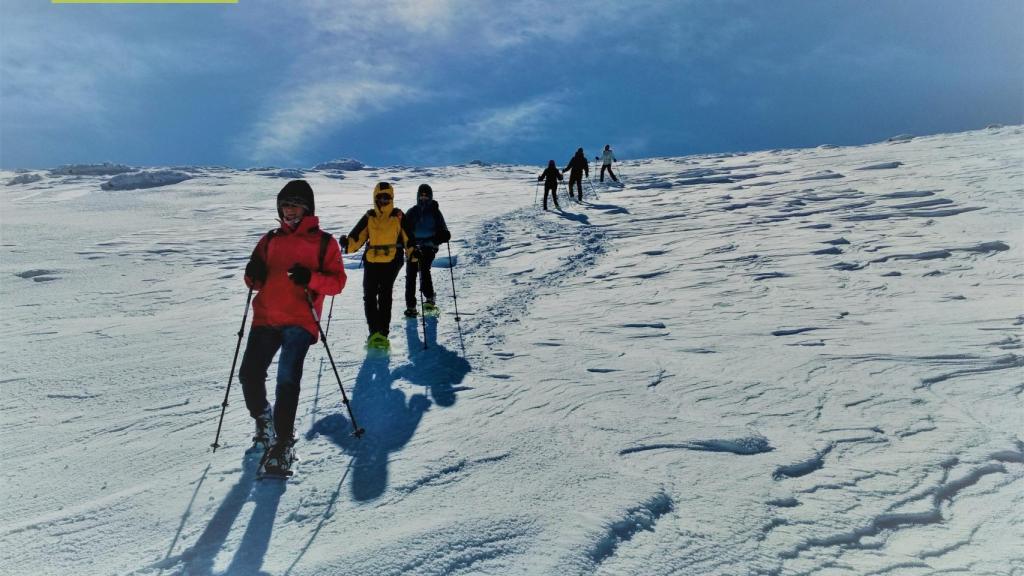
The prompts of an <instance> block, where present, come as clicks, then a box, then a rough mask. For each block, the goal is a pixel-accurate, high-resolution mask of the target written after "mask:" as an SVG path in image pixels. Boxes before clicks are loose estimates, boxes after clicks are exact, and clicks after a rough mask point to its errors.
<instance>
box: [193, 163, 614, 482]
mask: <svg viewBox="0 0 1024 576" xmlns="http://www.w3.org/2000/svg"><path fill="white" fill-rule="evenodd" d="M601 161H602V166H601V181H602V182H603V181H604V173H605V171H606V170H607V171H608V173H609V174H610V175H611V178H612V179H613V180H615V181H616V182H617V181H618V178H616V176H615V173H614V172H612V170H611V164H612V162H613V161H615V156H614V154H612V151H611V147H610V146H605V149H604V156H603V158H602V160H601ZM565 172H569V196H570V198H571V197H572V191H573V189H574V188H575V190H576V193H577V199H578V201H582V200H583V178H584V176H586V177H587V179H588V181H589V177H590V168H589V163H588V162H587V157H586V155H585V154H584V152H583V148H579V149H577V150H576V153H575V154H574V155H573V157H572V159H571V160H569V163H568V164H567V165H566V167H565V168H563V169H562V170H561V171H559V170H558V166H557V165H556V164H555V161H554V160H551V161H550V162H548V166H547V169H545V170H544V172H543V173H542V174H541V175H540V177H539V178H538V181H540V180H544V181H545V184H544V209H545V210H547V202H548V194H549V193H550V194H551V198H552V201H553V202H554V204H555V208H558V207H559V206H558V196H557V189H558V183H559V182H560V181H561V180H562V174H564V173H565ZM371 200H372V208H370V209H369V210H367V211H366V213H364V214H363V215H362V217H361V218H360V219H359V221H358V222H356V224H355V226H354V227H352V229H351V230H350V231H349V233H348V234H345V235H342V236H341V237H339V238H338V239H337V240H335V238H334V237H333V236H332V235H331V234H329V233H327V232H325V231H323V230H322V229H321V228H320V220H319V218H318V217H317V216H316V203H315V200H314V197H313V188H312V187H311V186H310V185H309V183H308V182H306V181H305V180H291V181H289V182H288V183H287V184H285V185H284V187H283V188H281V191H280V192H279V193H278V195H277V216H278V219H279V221H280V225H279V226H278V227H277V228H275V229H273V230H271V231H269V232H267V233H266V234H264V235H263V236H262V237H261V238H260V240H259V241H258V242H257V243H256V247H255V248H254V249H253V251H252V254H251V255H250V256H249V262H248V263H247V264H246V267H245V276H244V281H245V284H246V286H248V287H249V297H250V299H251V301H252V311H253V318H252V327H251V330H250V331H249V339H248V340H247V342H246V346H245V353H244V354H243V356H242V364H241V367H240V368H239V370H238V380H239V382H241V385H242V393H243V395H244V397H245V405H246V408H247V409H248V411H249V415H250V416H251V417H252V418H253V420H254V421H255V426H256V432H255V435H254V437H253V446H254V447H258V448H262V449H263V457H262V460H261V462H260V475H261V477H262V476H271V477H274V476H276V477H282V478H283V477H288V476H290V475H291V464H292V462H293V461H294V460H295V454H294V445H295V415H296V411H297V409H298V403H299V390H300V388H301V381H302V366H303V362H304V361H305V358H306V353H307V352H308V351H309V347H310V346H312V345H313V344H314V343H316V342H317V341H318V340H324V342H323V344H324V347H325V349H326V350H327V355H328V358H329V359H330V360H331V364H332V368H333V369H334V372H335V376H336V377H337V378H338V385H339V387H341V392H342V397H343V400H344V403H345V406H346V407H347V408H348V409H349V416H350V418H352V427H353V429H354V431H355V434H356V435H357V436H359V435H361V434H362V429H360V428H359V427H358V426H357V425H356V422H355V418H354V416H353V415H352V411H351V406H349V401H348V397H347V396H346V395H345V389H344V387H343V386H341V378H340V376H338V375H337V367H336V366H334V359H333V357H332V356H331V354H330V348H329V347H328V346H327V342H326V333H325V332H324V330H323V328H322V326H321V325H320V317H321V314H322V313H323V304H324V298H325V297H326V296H335V295H337V294H340V293H341V291H342V290H343V289H344V288H345V283H346V281H347V276H346V274H345V267H344V266H343V265H342V254H343V253H355V252H357V251H359V250H360V249H362V248H363V247H364V246H365V247H366V249H365V250H363V253H362V258H361V260H362V268H363V313H364V314H365V316H366V325H367V331H368V336H367V339H366V345H367V348H369V349H379V350H387V349H388V348H389V347H390V344H391V343H390V340H389V339H388V335H389V334H390V331H391V330H390V326H391V308H392V300H393V297H392V292H393V290H394V285H395V280H396V279H397V278H398V274H399V272H400V271H401V270H402V267H403V266H404V267H405V312H404V315H405V317H406V318H408V319H415V318H416V317H417V316H419V315H420V314H421V313H422V314H423V316H433V315H436V314H437V306H436V302H435V298H436V294H435V292H434V284H433V279H432V278H431V273H430V268H431V265H432V264H433V262H434V257H435V256H436V255H437V250H438V247H439V246H440V245H441V244H444V243H446V242H448V241H449V240H450V239H451V233H450V232H449V231H448V225H447V223H446V222H445V219H444V215H443V214H442V213H441V208H440V206H439V204H438V203H437V201H436V200H434V190H433V188H431V186H430V185H429V184H421V185H420V186H419V188H418V189H417V191H416V204H415V205H413V206H412V207H410V208H409V210H408V211H407V212H403V211H402V210H401V209H399V208H396V207H395V189H394V187H393V186H392V185H391V184H390V183H388V182H378V183H377V184H376V185H375V186H374V187H373V195H372V198H371ZM417 281H418V282H419V293H420V294H421V297H422V312H418V311H417V306H416V293H417V290H416V287H417ZM452 288H453V290H454V277H453V279H452ZM253 292H255V293H256V296H255V298H252V294H253ZM453 296H454V294H453ZM248 303H249V301H248V300H247V301H246V314H248ZM455 319H456V321H458V319H459V318H458V314H457V308H456V317H455ZM242 323H243V330H244V324H245V318H244V317H243V319H242ZM424 329H426V325H425V324H424ZM243 330H240V331H239V333H238V338H239V340H238V347H236V350H235V360H237V358H238V348H240V347H241V339H242V334H243ZM279 353H280V354H279ZM275 356H277V357H278V365H277V381H276V389H275V397H274V404H273V406H271V404H270V402H269V401H268V400H267V386H266V382H267V370H268V369H269V368H270V365H271V364H272V363H273V360H274V357H275ZM231 371H232V375H233V374H234V364H233V363H232V368H231ZM228 393H230V380H229V381H228V391H227V392H226V393H225V399H224V403H223V404H222V409H221V423H223V418H224V408H225V407H226V406H227V394H228ZM219 436H220V426H219V425H218V428H217V437H218V438H219ZM213 447H214V449H215V450H216V448H217V447H218V444H217V440H216V439H215V440H214V443H213Z"/></svg>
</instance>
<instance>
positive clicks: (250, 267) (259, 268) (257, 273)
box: [245, 258, 267, 282]
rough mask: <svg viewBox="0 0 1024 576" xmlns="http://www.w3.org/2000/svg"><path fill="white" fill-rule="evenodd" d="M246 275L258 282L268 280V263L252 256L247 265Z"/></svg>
mask: <svg viewBox="0 0 1024 576" xmlns="http://www.w3.org/2000/svg"><path fill="white" fill-rule="evenodd" d="M245 275H246V276H248V277H249V278H252V279H253V280H255V281H257V282H266V280H267V265H266V264H264V263H263V260H261V259H259V258H250V259H249V263H248V264H246V265H245Z"/></svg>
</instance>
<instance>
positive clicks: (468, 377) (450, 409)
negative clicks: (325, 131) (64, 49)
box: [0, 126, 1024, 576]
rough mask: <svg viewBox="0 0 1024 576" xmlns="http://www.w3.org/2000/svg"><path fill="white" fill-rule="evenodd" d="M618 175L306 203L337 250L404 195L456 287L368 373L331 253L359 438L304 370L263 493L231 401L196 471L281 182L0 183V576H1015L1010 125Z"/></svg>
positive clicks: (366, 179)
mask: <svg viewBox="0 0 1024 576" xmlns="http://www.w3.org/2000/svg"><path fill="white" fill-rule="evenodd" d="M619 172H620V173H621V174H622V179H623V181H624V183H625V186H624V187H621V188H620V187H614V186H611V185H610V184H604V185H600V184H598V183H597V181H596V178H592V179H593V184H594V187H593V189H592V190H591V189H588V196H587V197H586V198H585V199H584V202H583V204H582V205H581V204H576V203H574V202H571V201H569V200H568V199H567V198H565V197H564V195H563V196H562V199H561V203H562V207H563V209H564V210H563V211H550V212H543V211H540V210H539V209H538V207H537V206H536V204H535V203H534V200H535V198H536V196H535V194H536V191H537V188H536V187H535V184H534V183H533V181H532V178H535V176H536V174H538V173H540V167H521V166H490V167H485V166H465V167H447V168H434V169H408V168H391V169H373V168H368V169H366V170H363V171H359V172H351V173H349V174H348V178H347V179H346V180H344V181H337V180H332V179H329V178H327V177H326V176H324V175H318V174H309V175H308V176H309V178H310V180H311V182H312V184H313V187H314V189H315V191H316V194H317V202H316V204H317V208H318V213H319V215H320V217H321V221H322V223H323V226H324V228H326V229H328V230H330V231H332V232H335V233H336V234H341V233H345V232H347V231H348V230H349V229H350V227H351V226H352V225H354V224H355V222H356V220H357V219H358V218H359V216H360V215H361V214H362V212H363V211H365V210H366V208H367V207H368V206H369V204H370V195H371V190H372V187H373V184H374V183H375V182H376V181H378V180H389V181H391V182H393V183H394V184H395V187H396V191H397V204H398V205H399V206H403V207H407V206H409V205H411V204H412V203H413V202H414V194H415V190H416V187H417V186H418V185H419V184H420V183H422V182H429V183H430V184H431V185H432V186H433V188H434V191H435V198H436V199H437V200H438V201H439V202H440V203H441V206H442V208H443V209H444V212H445V215H446V217H447V219H448V222H449V224H450V226H451V228H452V231H453V235H454V236H453V241H452V245H451V249H452V253H453V256H454V258H452V259H451V260H449V258H448V254H447V252H446V251H445V250H442V252H441V253H440V254H439V258H438V259H437V261H436V263H435V270H434V274H435V276H434V278H435V286H437V289H438V301H439V303H440V305H441V307H442V309H443V310H444V313H443V314H442V316H441V317H440V318H438V319H436V320H428V323H427V326H426V334H424V333H423V329H422V325H421V324H420V323H419V322H413V321H406V320H404V319H403V318H401V317H400V313H399V312H398V310H400V306H401V304H400V303H401V296H400V294H401V290H402V287H403V282H404V278H400V279H399V281H398V283H397V285H396V290H395V293H396V296H398V304H396V314H395V318H394V321H393V327H392V342H393V349H392V352H391V355H390V358H380V357H374V356H372V355H368V354H367V352H366V351H365V350H364V348H363V345H362V344H363V339H364V338H365V334H366V328H365V323H364V320H363V314H362V304H361V290H360V285H361V275H362V272H361V269H360V268H359V263H358V256H357V255H348V256H346V257H345V265H346V268H347V270H348V273H349V281H348V287H347V288H346V289H345V291H344V292H343V294H342V295H340V296H339V297H338V298H337V299H336V302H335V305H334V311H333V315H332V320H331V324H330V337H329V344H330V346H331V350H332V352H333V353H334V357H335V358H336V359H337V360H338V369H339V371H340V374H341V377H342V380H343V384H344V385H345V388H346V390H347V391H348V393H349V394H350V397H351V398H352V406H353V409H354V411H355V414H356V417H357V419H358V420H359V424H360V425H362V426H364V427H365V428H366V430H367V433H366V436H365V437H364V438H362V439H361V440H357V439H355V438H353V437H352V436H351V435H350V434H349V431H350V426H351V423H350V422H349V420H348V418H347V416H346V413H345V411H344V409H343V408H342V406H341V403H340V393H339V391H338V385H337V382H336V381H335V380H334V379H333V374H332V372H331V370H330V366H329V365H328V364H327V363H326V355H325V354H324V352H323V348H322V346H320V345H319V344H318V345H317V347H315V348H313V349H311V351H310V354H309V356H308V358H307V362H306V372H305V377H304V381H303V392H302V401H301V405H300V408H299V419H298V422H297V430H298V432H299V434H300V435H301V438H300V441H299V443H298V446H297V448H298V453H299V455H300V458H301V460H300V461H299V463H298V464H297V474H296V476H295V477H294V478H293V479H292V480H290V481H288V482H287V483H281V482H275V481H264V482H258V481H256V479H255V465H256V462H255V459H253V458H247V457H246V456H245V455H244V451H245V449H246V448H247V447H248V444H249V438H250V436H251V433H252V423H251V420H250V419H249V416H248V414H247V413H246V411H245V407H244V403H243V402H242V397H241V389H240V386H239V385H238V383H237V379H235V380H234V381H233V387H232V390H231V400H230V404H229V406H228V408H227V417H226V419H225V422H224V431H223V434H222V436H221V443H222V447H221V449H220V450H219V451H217V452H216V453H211V451H210V447H209V446H210V443H211V442H212V441H213V436H214V433H215V430H216V425H217V418H218V416H219V414H220V403H221V399H222V397H223V394H224V388H225V386H226V384H227V379H228V378H227V377H228V371H229V367H230V364H231V356H232V353H233V352H234V347H235V343H236V341H237V331H238V328H239V325H240V322H241V318H242V314H243V305H244V301H245V289H244V286H243V284H242V281H241V274H242V269H243V267H244V265H245V262H246V260H247V258H248V255H249V252H250V251H251V249H252V247H253V245H254V244H255V243H256V240H257V239H258V238H259V236H260V234H262V233H264V232H266V231H267V230H268V229H270V228H272V227H274V225H275V222H274V216H275V215H276V212H275V209H274V198H275V196H276V194H277V191H278V188H279V186H278V185H277V184H274V183H273V181H272V180H268V179H267V178H266V177H265V176H262V175H260V174H255V173H251V172H246V171H237V172H235V171H228V170H219V171H216V172H209V173H205V174H202V173H197V174H196V175H195V178H193V179H192V180H189V181H187V182H183V183H180V184H174V185H171V186H164V187H163V188H161V189H160V190H159V191H136V192H121V193H113V192H102V191H100V184H101V183H102V182H103V181H104V178H102V177H93V178H76V179H68V180H60V179H48V180H46V181H45V182H44V183H43V184H44V185H47V186H45V187H44V188H42V189H40V188H39V186H40V183H39V182H36V183H34V184H31V185H24V186H9V187H4V188H3V190H2V193H3V194H4V197H3V220H4V221H3V260H2V274H0V278H2V281H0V296H2V298H0V312H2V313H0V323H2V336H0V338H2V339H0V344H2V346H3V354H2V356H0V357H2V358H3V370H2V371H0V383H2V385H3V393H4V398H5V401H4V403H3V405H2V406H0V425H2V429H3V432H4V442H3V443H2V449H3V457H4V458H3V460H4V463H5V466H4V470H3V473H2V474H3V482H2V488H0V498H2V501H3V502H4V514H3V520H2V523H0V573H2V574H32V575H50V574H52V575H66V574H75V575H92V574H96V575H109V574H143V575H169V574H189V575H202V574H217V575H219V574H257V573H260V574H275V575H280V574H287V575H320V574H345V575H374V576H384V575H400V574H424V575H441V574H540V575H574V574H581V575H582V574H606V575H622V574H625V575H669V574H717V575H765V574H767V575H798V574H827V575H853V574H856V575H864V574H887V575H924V574H971V575H983V574H1000V575H1002V574H1024V559H1022V558H1024V557H1022V554H1021V553H1020V550H1021V548H1020V543H1021V542H1024V489H1022V487H1024V482H1022V481H1024V439H1022V435H1021V432H1022V430H1024V426H1022V418H1021V415H1022V413H1024V411H1022V405H1021V404H1022V394H1024V378H1022V364H1024V362H1022V359H1024V354H1022V351H1021V332H1022V329H1024V299H1022V287H1024V281H1022V270H1024V252H1022V246H1024V237H1022V226H1021V222H1022V210H1024V206H1022V203H1021V187H1022V182H1024V179H1022V177H1024V136H1022V129H1021V128H1020V127H1015V126H1010V127H1005V128H993V129H989V130H982V131H977V132H970V133H963V134H952V135H939V136H931V137H915V138H913V139H908V138H901V139H899V141H898V143H897V144H893V143H879V144H876V145H870V146H862V147H853V148H836V147H819V148H816V149H810V150H777V151H771V152H760V153H751V154H736V155H713V156H697V157H686V158H661V159H651V160H640V161H631V162H626V163H623V164H622V165H621V166H620V169H619ZM13 175H14V173H3V174H0V176H2V177H3V178H4V179H7V178H10V177H12V176H13ZM452 261H454V263H455V268H454V281H455V286H456V288H457V290H458V307H459V312H460V313H461V323H460V324H461V332H462V338H461V339H460V335H459V325H457V324H456V322H455V314H454V310H453V308H454V306H453V304H454V302H453V299H452V282H451V276H449V271H448V270H446V269H445V268H446V267H447V266H448V264H449V263H450V262H452ZM326 315H327V314H326V312H325V316H326ZM424 339H425V341H426V343H427V345H428V347H427V348H426V349H424V346H423V343H424ZM463 343H464V348H463V345H462V344H463ZM275 370H276V367H272V368H271V374H272V375H271V379H272V378H273V373H274V371H275ZM271 388H272V385H271Z"/></svg>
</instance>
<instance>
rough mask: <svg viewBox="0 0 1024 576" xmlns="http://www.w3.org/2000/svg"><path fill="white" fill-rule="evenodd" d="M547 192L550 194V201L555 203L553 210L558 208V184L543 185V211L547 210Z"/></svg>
mask: <svg viewBox="0 0 1024 576" xmlns="http://www.w3.org/2000/svg"><path fill="white" fill-rule="evenodd" d="M548 192H550V193H551V201H552V202H554V203H555V208H558V182H555V183H554V184H544V209H545V210H547V209H548Z"/></svg>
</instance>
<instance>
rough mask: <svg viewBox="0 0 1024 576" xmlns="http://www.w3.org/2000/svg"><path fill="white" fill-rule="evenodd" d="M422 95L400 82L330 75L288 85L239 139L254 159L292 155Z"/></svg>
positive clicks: (261, 160)
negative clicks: (302, 83) (353, 79)
mask: <svg viewBox="0 0 1024 576" xmlns="http://www.w3.org/2000/svg"><path fill="white" fill-rule="evenodd" d="M417 98H419V95H418V92H417V91H416V90H415V89H413V88H411V87H409V86H404V85H402V84H400V83H397V82H382V81H377V80H358V81H349V80H330V81H320V82H317V83H309V84H306V85H305V86H303V85H301V84H299V85H298V87H297V88H296V87H289V89H288V91H287V92H285V93H284V94H282V95H281V96H279V97H278V99H277V100H276V101H275V102H273V103H272V105H271V111H270V112H269V113H268V114H267V115H266V117H265V119H263V120H260V121H259V122H257V124H256V126H255V127H254V128H253V130H252V133H251V134H250V135H249V137H248V138H246V140H245V141H243V142H240V143H239V146H240V147H241V148H242V154H243V155H245V156H247V157H249V158H250V159H251V160H252V161H255V162H263V161H267V160H275V161H276V160H279V159H292V158H294V157H295V155H296V154H297V153H298V152H299V151H300V150H301V149H302V148H303V147H304V146H306V145H309V144H310V143H311V142H312V141H315V140H318V139H321V138H322V137H323V136H324V135H325V134H326V133H328V132H331V131H336V130H339V129H341V128H343V127H345V126H348V125H351V124H355V123H358V122H360V121H362V120H363V119H365V118H366V117H367V116H369V115H372V114H374V113H378V112H381V111H383V110H387V109H388V108H390V107H392V106H395V105H398V104H401V103H404V102H408V101H411V100H414V99H417Z"/></svg>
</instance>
